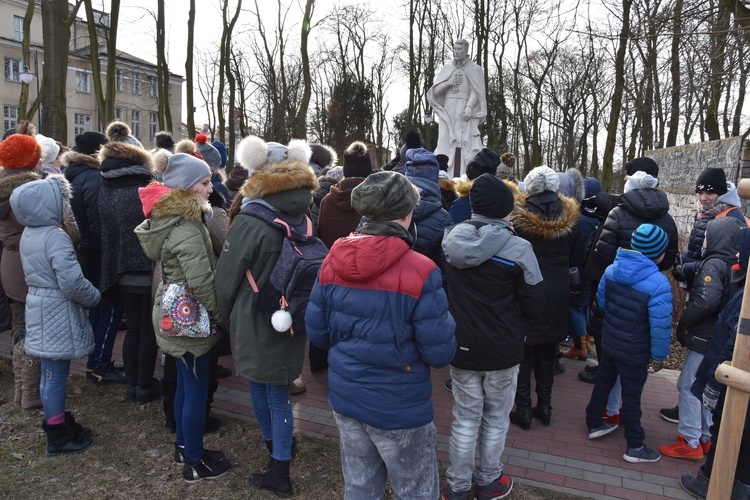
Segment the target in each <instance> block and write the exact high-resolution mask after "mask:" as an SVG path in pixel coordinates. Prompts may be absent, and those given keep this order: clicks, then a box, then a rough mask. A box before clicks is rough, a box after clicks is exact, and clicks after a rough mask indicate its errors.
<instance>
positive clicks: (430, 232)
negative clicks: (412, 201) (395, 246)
mask: <svg viewBox="0 0 750 500" xmlns="http://www.w3.org/2000/svg"><path fill="white" fill-rule="evenodd" d="M409 181H410V182H411V183H412V184H414V185H415V186H417V188H418V189H419V204H417V207H416V208H415V209H414V213H413V214H412V217H411V220H412V226H413V227H414V228H415V232H416V234H415V235H414V236H415V237H414V250H415V251H417V252H419V253H421V254H422V255H425V256H427V257H429V258H430V259H432V260H434V261H435V262H437V264H438V266H439V267H440V268H441V269H442V267H443V264H444V259H443V251H442V249H441V248H440V243H441V242H442V241H443V233H444V232H445V230H446V229H447V228H449V227H450V226H452V225H453V219H452V218H451V216H450V214H449V213H448V211H447V210H446V209H444V208H443V205H442V201H441V200H442V199H441V198H440V188H439V187H438V185H437V183H436V182H431V181H428V180H426V179H421V178H412V177H409Z"/></svg>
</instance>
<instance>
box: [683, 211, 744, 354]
mask: <svg viewBox="0 0 750 500" xmlns="http://www.w3.org/2000/svg"><path fill="white" fill-rule="evenodd" d="M742 222H743V223H744V221H742ZM742 227H743V225H742V223H740V221H738V220H737V219H735V218H734V217H722V218H720V219H714V220H713V221H711V222H710V223H709V224H708V226H707V231H708V241H707V246H706V256H705V257H704V259H703V262H701V264H700V267H699V268H698V272H697V274H696V275H695V279H694V280H693V284H692V286H691V287H690V298H689V299H688V301H687V303H686V304H685V310H684V311H683V312H682V316H681V318H680V322H679V324H678V325H677V340H679V341H680V343H681V344H682V345H685V346H687V347H688V348H689V349H692V350H693V351H696V352H700V353H703V352H705V351H706V345H707V344H708V340H709V339H710V338H711V332H712V331H713V329H714V325H715V324H716V319H717V317H718V315H719V311H721V308H722V307H723V305H724V303H725V302H726V301H727V300H728V299H729V297H728V295H729V292H728V285H729V281H730V278H731V275H732V269H731V267H732V264H734V263H735V262H736V260H737V257H736V256H737V252H738V251H739V249H740V237H741V234H742V232H741V228H742Z"/></svg>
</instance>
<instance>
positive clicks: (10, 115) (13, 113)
mask: <svg viewBox="0 0 750 500" xmlns="http://www.w3.org/2000/svg"><path fill="white" fill-rule="evenodd" d="M17 121H18V106H9V105H7V104H5V105H3V129H4V130H8V129H11V128H16V122H17Z"/></svg>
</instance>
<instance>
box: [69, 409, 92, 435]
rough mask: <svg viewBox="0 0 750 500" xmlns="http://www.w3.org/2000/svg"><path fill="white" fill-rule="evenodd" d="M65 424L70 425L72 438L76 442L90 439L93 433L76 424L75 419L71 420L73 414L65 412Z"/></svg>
mask: <svg viewBox="0 0 750 500" xmlns="http://www.w3.org/2000/svg"><path fill="white" fill-rule="evenodd" d="M65 422H67V423H68V424H70V427H71V428H72V429H73V438H74V439H78V440H86V439H91V436H92V435H93V433H92V432H91V429H89V428H88V427H84V426H82V425H81V424H79V423H78V422H76V419H75V418H73V414H72V413H70V412H69V411H66V412H65Z"/></svg>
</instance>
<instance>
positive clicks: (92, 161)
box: [60, 151, 102, 170]
mask: <svg viewBox="0 0 750 500" xmlns="http://www.w3.org/2000/svg"><path fill="white" fill-rule="evenodd" d="M60 163H62V164H63V166H64V167H69V166H70V165H75V164H81V165H85V166H87V167H89V168H93V169H95V170H99V168H100V167H101V165H102V164H101V162H100V161H99V158H98V157H96V156H94V155H86V154H83V153H79V152H77V151H68V152H67V153H65V154H64V155H63V156H62V158H60Z"/></svg>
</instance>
